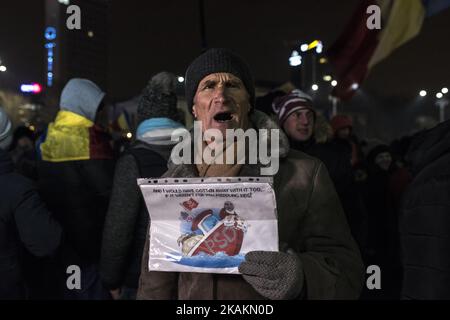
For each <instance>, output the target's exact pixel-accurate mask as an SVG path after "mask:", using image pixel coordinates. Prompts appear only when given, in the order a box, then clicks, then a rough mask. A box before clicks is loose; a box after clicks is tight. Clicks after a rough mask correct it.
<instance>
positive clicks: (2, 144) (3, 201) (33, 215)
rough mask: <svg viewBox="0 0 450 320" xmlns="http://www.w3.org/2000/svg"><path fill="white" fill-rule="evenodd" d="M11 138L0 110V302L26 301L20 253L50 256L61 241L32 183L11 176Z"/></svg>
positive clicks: (58, 229) (22, 263) (8, 126)
mask: <svg viewBox="0 0 450 320" xmlns="http://www.w3.org/2000/svg"><path fill="white" fill-rule="evenodd" d="M12 136H13V134H12V125H11V122H10V120H9V118H8V116H7V115H6V113H5V112H4V110H3V108H2V107H0V300H18V299H25V298H28V297H29V295H28V290H27V283H26V280H25V275H24V270H23V269H24V268H26V267H27V266H25V265H24V261H23V259H22V251H23V250H24V249H26V250H27V251H28V252H29V253H30V254H32V255H34V256H37V257H44V256H50V255H52V254H54V253H55V252H56V251H57V249H58V247H59V246H60V244H61V240H62V229H61V226H60V225H59V224H58V223H57V222H56V221H55V220H54V219H53V218H52V216H51V214H50V212H49V211H48V210H47V208H46V207H45V204H44V203H43V201H42V200H41V198H40V197H39V195H38V193H37V191H36V189H35V187H34V185H33V183H32V182H31V181H30V180H29V179H27V178H25V177H23V176H21V175H20V174H18V173H15V172H14V165H13V162H12V160H11V158H10V156H9V155H8V153H7V152H6V150H7V149H8V148H9V146H10V144H11V143H12V141H13V137H12ZM32 267H33V266H28V268H32ZM35 275H36V276H40V275H39V274H38V273H36V274H35Z"/></svg>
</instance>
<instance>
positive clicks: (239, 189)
mask: <svg viewBox="0 0 450 320" xmlns="http://www.w3.org/2000/svg"><path fill="white" fill-rule="evenodd" d="M138 184H139V186H140V188H141V191H142V194H143V196H144V200H145V203H146V206H147V209H148V212H149V214H150V221H151V224H150V246H149V261H148V268H149V270H150V271H176V272H205V273H235V274H238V273H239V272H238V266H239V264H240V263H241V262H242V261H244V256H245V254H246V253H247V252H250V251H256V250H258V251H259V250H263V251H278V223H277V212H276V200H275V192H274V190H273V179H272V178H270V177H258V178H244V177H236V178H234V177H233V178H228V177H227V178H167V179H138Z"/></svg>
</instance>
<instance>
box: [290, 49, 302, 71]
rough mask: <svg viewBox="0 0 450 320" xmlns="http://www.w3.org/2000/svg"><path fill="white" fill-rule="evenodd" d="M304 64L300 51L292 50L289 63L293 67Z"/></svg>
mask: <svg viewBox="0 0 450 320" xmlns="http://www.w3.org/2000/svg"><path fill="white" fill-rule="evenodd" d="M301 64H302V56H301V55H300V54H299V53H298V51H296V50H294V51H292V54H291V56H290V57H289V65H290V66H291V67H297V66H299V65H301Z"/></svg>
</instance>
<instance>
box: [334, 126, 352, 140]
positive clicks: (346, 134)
mask: <svg viewBox="0 0 450 320" xmlns="http://www.w3.org/2000/svg"><path fill="white" fill-rule="evenodd" d="M350 133H351V130H350V128H349V127H346V128H342V129H339V130H338V131H337V133H336V135H337V137H338V138H339V139H343V140H347V139H348V138H350Z"/></svg>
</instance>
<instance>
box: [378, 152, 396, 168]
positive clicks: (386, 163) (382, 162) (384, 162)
mask: <svg viewBox="0 0 450 320" xmlns="http://www.w3.org/2000/svg"><path fill="white" fill-rule="evenodd" d="M375 163H376V164H377V165H378V166H379V167H380V168H381V169H383V170H385V171H388V170H389V168H390V166H391V163H392V156H391V154H390V153H389V152H381V153H380V154H378V155H377V156H376V157H375Z"/></svg>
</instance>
